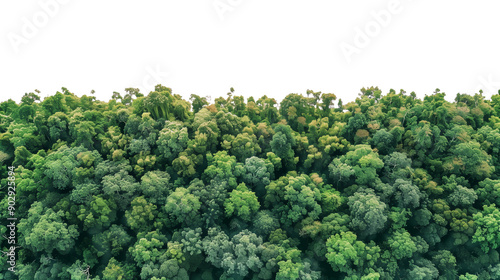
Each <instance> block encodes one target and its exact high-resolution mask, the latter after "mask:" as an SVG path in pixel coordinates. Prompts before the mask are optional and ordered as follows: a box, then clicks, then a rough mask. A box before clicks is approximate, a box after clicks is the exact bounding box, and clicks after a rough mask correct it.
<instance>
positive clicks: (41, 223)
mask: <svg viewBox="0 0 500 280" xmlns="http://www.w3.org/2000/svg"><path fill="white" fill-rule="evenodd" d="M63 217H64V213H63V212H62V211H59V212H57V213H56V212H54V211H52V209H46V208H44V207H43V206H42V204H41V203H40V202H35V203H33V205H32V206H31V208H30V210H29V212H28V217H27V218H26V219H23V220H21V221H20V222H19V225H18V228H19V233H20V234H21V236H20V243H21V244H22V245H24V246H26V247H27V248H29V249H30V250H32V251H34V252H46V253H52V251H54V250H57V251H58V252H59V253H61V254H68V253H69V252H70V251H71V250H72V249H73V248H74V245H75V241H76V238H77V237H78V236H79V235H80V233H79V232H78V228H77V226H75V225H68V224H67V223H65V222H64V220H63Z"/></svg>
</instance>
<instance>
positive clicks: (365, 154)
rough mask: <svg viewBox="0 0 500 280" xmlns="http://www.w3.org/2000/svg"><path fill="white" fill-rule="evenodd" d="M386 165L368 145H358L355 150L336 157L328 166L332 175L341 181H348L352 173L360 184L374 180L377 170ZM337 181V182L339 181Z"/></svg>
mask: <svg viewBox="0 0 500 280" xmlns="http://www.w3.org/2000/svg"><path fill="white" fill-rule="evenodd" d="M382 167H384V162H383V161H382V160H381V159H380V158H379V157H378V154H377V153H375V152H373V151H372V149H371V148H370V146H368V145H357V146H355V147H354V150H353V151H350V152H347V153H346V154H345V155H344V156H341V157H340V158H339V159H334V160H333V161H332V163H331V164H330V165H329V166H328V169H329V170H330V177H331V178H333V179H334V180H336V181H337V182H340V181H348V180H349V178H350V177H351V176H352V175H355V177H356V180H355V181H356V183H357V184H360V185H364V184H368V183H369V182H373V181H374V180H375V178H377V171H378V170H380V169H382ZM337 182H336V183H337Z"/></svg>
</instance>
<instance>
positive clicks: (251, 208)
mask: <svg viewBox="0 0 500 280" xmlns="http://www.w3.org/2000/svg"><path fill="white" fill-rule="evenodd" d="M224 207H225V208H226V215H228V216H232V215H236V216H238V217H239V218H241V219H242V220H244V221H250V220H251V218H252V217H253V216H254V214H255V213H256V212H257V211H258V210H259V208H260V203H259V201H258V200H257V196H255V193H254V192H252V191H250V190H249V189H248V188H247V186H246V185H245V183H241V184H239V185H238V187H236V189H234V190H233V191H232V192H231V193H230V195H229V198H227V199H226V202H225V203H224Z"/></svg>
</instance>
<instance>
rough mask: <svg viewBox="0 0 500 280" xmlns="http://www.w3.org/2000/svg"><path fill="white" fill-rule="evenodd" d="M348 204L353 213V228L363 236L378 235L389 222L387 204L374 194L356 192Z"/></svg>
mask: <svg viewBox="0 0 500 280" xmlns="http://www.w3.org/2000/svg"><path fill="white" fill-rule="evenodd" d="M347 204H348V205H349V210H350V211H351V217H352V221H351V226H352V227H354V228H355V229H357V230H358V231H359V232H360V234H361V236H370V235H374V234H377V233H379V232H380V231H381V230H382V229H383V228H384V226H385V223H386V222H387V215H386V213H385V211H386V204H385V203H383V202H381V201H380V199H379V197H378V196H377V195H375V194H374V193H373V192H371V191H368V190H367V191H365V192H356V193H355V194H354V195H353V196H350V197H349V199H348V202H347Z"/></svg>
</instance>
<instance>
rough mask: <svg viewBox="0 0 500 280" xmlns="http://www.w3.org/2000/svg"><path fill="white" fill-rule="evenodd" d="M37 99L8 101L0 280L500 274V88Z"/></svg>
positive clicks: (1, 110) (165, 92) (1, 134)
mask: <svg viewBox="0 0 500 280" xmlns="http://www.w3.org/2000/svg"><path fill="white" fill-rule="evenodd" d="M38 94H39V92H38V91H36V92H35V93H28V94H25V95H24V97H23V98H22V101H21V102H20V103H19V104H17V103H16V102H14V101H12V100H8V101H5V102H2V103H0V162H1V163H2V164H1V167H0V175H1V180H2V181H1V183H2V188H1V190H0V192H1V195H2V196H1V202H0V208H1V210H0V218H1V220H2V221H6V220H7V218H8V216H9V215H8V211H7V207H8V201H7V188H6V186H7V178H8V177H9V175H8V167H9V166H13V167H14V168H15V183H16V187H17V188H16V193H17V194H16V198H17V199H16V209H15V211H16V217H17V218H18V220H17V221H18V227H17V245H18V246H19V247H18V249H17V261H18V263H17V266H16V270H17V272H16V275H14V274H12V273H10V272H9V273H3V274H2V275H0V279H43V280H46V279H58V280H59V279H102V280H108V279H113V280H116V279H122V280H127V279H130V280H132V279H152V280H166V279H203V280H209V279H302V280H314V279H350V280H354V279H359V280H361V279H363V280H368V279H500V254H499V253H500V176H499V174H500V173H499V172H500V93H499V94H498V95H494V96H493V97H492V98H491V100H486V99H485V98H484V97H483V96H482V94H475V95H474V96H470V95H465V94H457V96H456V98H455V101H454V102H448V101H446V100H445V98H444V97H445V94H444V93H442V92H440V91H439V89H437V90H436V91H435V92H434V93H433V94H432V95H429V96H426V97H425V98H424V99H423V100H420V99H418V98H416V95H415V94H414V93H411V94H406V92H404V91H401V92H399V93H396V92H395V91H394V90H390V92H389V93H387V94H385V95H382V93H381V91H380V90H379V89H378V88H373V87H371V88H363V89H362V90H361V93H360V94H359V95H358V97H357V98H356V100H355V101H353V102H350V103H347V104H344V103H343V102H342V101H341V100H338V101H337V100H336V96H335V95H334V94H325V93H321V92H314V91H310V90H308V91H307V97H306V96H303V95H301V94H289V95H288V96H286V97H285V98H284V99H283V100H282V101H281V103H279V104H278V103H277V102H276V100H275V99H273V98H269V97H267V96H263V97H261V98H259V99H257V100H256V99H255V98H252V97H251V98H248V100H246V101H245V98H243V97H242V96H237V95H235V94H234V90H233V89H231V91H230V92H229V93H228V94H227V98H222V97H220V98H217V99H215V102H214V103H213V104H210V102H209V101H208V100H207V98H204V97H200V96H197V95H194V94H193V95H191V98H190V99H189V101H188V100H183V99H182V98H181V96H179V95H177V94H173V93H172V90H171V89H170V88H167V87H164V86H161V85H157V86H156V87H155V91H153V92H150V93H149V94H148V95H146V96H145V95H143V94H141V93H140V92H139V90H137V89H134V88H127V89H126V90H125V94H124V95H123V96H122V94H121V93H118V92H115V93H114V94H113V98H112V99H111V100H110V101H109V102H102V101H98V100H96V99H95V97H94V96H92V95H90V96H87V95H84V96H82V97H77V96H76V95H75V94H73V93H71V92H70V91H69V90H68V89H66V88H63V89H62V91H61V92H57V93H56V94H55V95H52V96H50V97H47V98H45V99H44V100H40V97H39V95H38ZM334 102H335V103H334ZM278 105H279V106H278ZM7 230H8V229H7V227H6V223H3V224H2V225H1V226H0V233H1V234H2V235H5V234H6V232H7ZM0 245H1V246H2V250H3V251H7V250H8V248H9V247H10V245H9V244H8V243H7V240H6V239H2V240H1V244H0ZM7 267H8V264H7V256H6V255H5V254H2V256H1V257H0V268H1V269H2V271H7Z"/></svg>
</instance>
